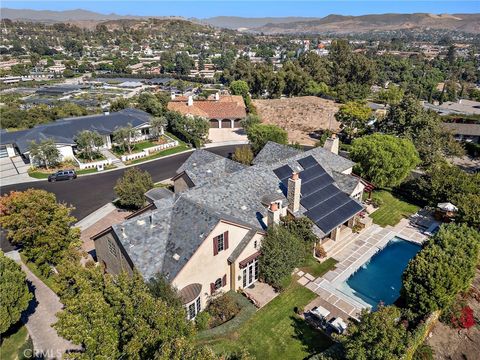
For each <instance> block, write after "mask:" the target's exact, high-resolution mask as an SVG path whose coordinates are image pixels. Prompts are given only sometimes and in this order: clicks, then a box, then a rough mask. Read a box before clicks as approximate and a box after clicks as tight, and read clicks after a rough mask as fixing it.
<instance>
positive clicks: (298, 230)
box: [282, 216, 318, 245]
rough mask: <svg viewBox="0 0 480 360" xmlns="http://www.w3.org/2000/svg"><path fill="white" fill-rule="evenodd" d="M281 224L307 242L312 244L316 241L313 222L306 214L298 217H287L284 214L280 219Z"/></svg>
mask: <svg viewBox="0 0 480 360" xmlns="http://www.w3.org/2000/svg"><path fill="white" fill-rule="evenodd" d="M282 221H283V226H285V228H286V229H287V230H288V231H290V232H291V233H293V234H295V235H297V236H298V237H299V238H300V239H302V240H303V241H305V242H306V243H307V244H310V245H313V244H314V243H315V242H317V241H318V237H317V235H315V233H314V232H313V230H312V227H313V222H312V220H310V219H309V218H307V217H306V216H302V217H298V218H289V217H288V216H286V217H285V218H283V219H282Z"/></svg>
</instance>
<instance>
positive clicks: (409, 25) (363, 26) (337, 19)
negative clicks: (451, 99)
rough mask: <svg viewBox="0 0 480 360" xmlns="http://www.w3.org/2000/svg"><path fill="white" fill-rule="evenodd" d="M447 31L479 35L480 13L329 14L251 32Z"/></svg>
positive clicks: (269, 25)
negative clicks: (319, 17)
mask: <svg viewBox="0 0 480 360" xmlns="http://www.w3.org/2000/svg"><path fill="white" fill-rule="evenodd" d="M407 29H408V30H424V29H447V30H457V31H464V32H468V33H473V34H479V33H480V14H452V15H449V14H442V15H435V14H424V13H416V14H381V15H363V16H343V15H329V16H326V17H324V18H321V19H315V20H308V21H296V22H288V23H269V24H266V25H263V26H259V27H256V28H254V29H250V30H251V31H255V32H263V33H266V34H275V33H281V34H295V33H309V34H320V33H337V34H342V33H343V34H345V33H364V32H371V31H386V30H407Z"/></svg>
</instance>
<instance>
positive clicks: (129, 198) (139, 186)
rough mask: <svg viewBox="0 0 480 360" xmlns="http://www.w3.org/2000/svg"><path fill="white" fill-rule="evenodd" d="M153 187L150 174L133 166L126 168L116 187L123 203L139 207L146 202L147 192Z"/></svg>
mask: <svg viewBox="0 0 480 360" xmlns="http://www.w3.org/2000/svg"><path fill="white" fill-rule="evenodd" d="M151 188H153V181H152V177H151V176H150V174H149V173H148V172H147V171H142V170H139V169H138V168H136V167H132V168H128V169H127V170H125V172H124V174H123V176H122V177H121V178H120V179H118V181H117V184H116V185H115V188H114V189H115V193H116V194H117V196H118V197H119V201H120V204H121V205H123V206H127V207H133V208H137V209H138V208H141V207H142V206H143V205H144V204H145V193H146V192H147V191H148V190H150V189H151Z"/></svg>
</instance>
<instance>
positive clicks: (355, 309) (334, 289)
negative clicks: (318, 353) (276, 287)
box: [302, 219, 427, 319]
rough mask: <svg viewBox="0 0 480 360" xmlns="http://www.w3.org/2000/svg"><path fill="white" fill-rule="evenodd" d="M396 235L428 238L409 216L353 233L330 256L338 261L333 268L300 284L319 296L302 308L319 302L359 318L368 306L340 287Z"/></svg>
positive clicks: (414, 239)
mask: <svg viewBox="0 0 480 360" xmlns="http://www.w3.org/2000/svg"><path fill="white" fill-rule="evenodd" d="M395 236H397V237H399V238H402V239H405V240H408V241H411V242H414V243H417V244H422V243H423V241H425V239H426V238H427V236H426V235H424V234H423V233H422V232H421V229H419V228H418V227H416V226H414V224H412V223H411V221H409V220H408V219H402V220H401V221H400V222H399V223H398V224H397V225H395V226H394V227H391V226H387V227H385V228H382V227H381V226H379V225H375V224H374V225H372V226H371V227H369V228H368V229H365V230H363V231H362V232H361V233H359V234H356V235H355V237H354V238H353V239H352V240H351V241H350V243H349V244H348V245H347V246H346V247H345V248H344V249H342V250H341V251H340V252H338V253H337V254H335V255H334V256H333V258H334V259H335V260H337V261H338V263H337V265H336V266H335V269H333V270H330V271H329V272H327V273H326V274H324V275H323V276H321V277H318V278H316V279H314V280H311V281H308V282H306V281H304V282H305V283H304V284H302V285H304V286H305V287H306V288H308V289H310V290H311V291H313V292H315V293H316V294H318V295H319V298H320V299H319V298H317V299H315V300H314V301H312V303H310V304H308V305H307V306H306V307H305V308H306V309H309V308H312V307H313V306H318V305H319V304H321V305H322V306H323V307H325V308H328V310H330V311H331V312H332V313H338V314H343V315H344V316H342V318H343V317H344V318H346V319H348V317H352V318H355V319H358V316H359V314H360V312H361V311H362V309H363V308H366V307H370V306H369V305H368V304H366V303H365V302H363V301H361V300H360V299H358V298H356V297H354V296H351V295H347V294H345V293H343V292H342V291H340V290H339V287H340V285H341V284H342V283H343V282H344V281H346V280H347V279H348V278H349V277H350V276H351V275H352V274H353V273H354V272H356V271H357V270H358V269H359V268H360V267H361V266H362V265H363V264H365V263H366V262H367V261H368V260H369V259H370V258H371V257H372V256H373V255H375V254H376V253H377V252H378V251H380V250H381V249H383V248H384V247H385V246H386V245H387V243H388V242H389V241H390V240H391V239H392V238H394V237H395ZM338 316H340V315H338Z"/></svg>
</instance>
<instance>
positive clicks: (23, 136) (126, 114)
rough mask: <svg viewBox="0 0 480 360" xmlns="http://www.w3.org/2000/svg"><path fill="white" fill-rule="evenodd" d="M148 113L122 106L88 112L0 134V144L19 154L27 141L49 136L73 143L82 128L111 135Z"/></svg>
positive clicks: (142, 119) (144, 119) (145, 118)
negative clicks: (8, 145)
mask: <svg viewBox="0 0 480 360" xmlns="http://www.w3.org/2000/svg"><path fill="white" fill-rule="evenodd" d="M150 118H151V116H150V115H149V114H147V113H146V112H144V111H142V110H137V109H123V110H121V111H117V112H112V113H110V114H108V115H104V114H101V115H89V116H80V117H73V118H66V119H60V120H57V121H54V122H52V123H49V124H43V125H38V126H35V127H34V128H32V129H29V130H22V131H15V132H11V133H7V134H5V135H3V134H2V136H1V137H0V144H2V145H5V144H16V145H17V147H18V148H19V150H20V151H21V152H22V153H25V152H28V151H29V146H30V142H32V141H36V142H40V141H42V140H46V139H53V140H54V141H55V143H57V144H67V145H73V144H75V141H74V138H75V136H76V135H77V134H78V133H79V132H80V131H82V130H91V131H97V132H98V133H99V134H101V135H108V134H112V133H113V132H114V131H115V129H117V128H119V127H123V126H126V125H128V124H131V125H132V126H133V127H137V126H140V125H143V124H145V123H148V122H149V121H150Z"/></svg>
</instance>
